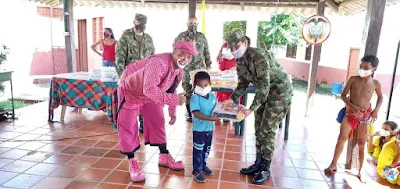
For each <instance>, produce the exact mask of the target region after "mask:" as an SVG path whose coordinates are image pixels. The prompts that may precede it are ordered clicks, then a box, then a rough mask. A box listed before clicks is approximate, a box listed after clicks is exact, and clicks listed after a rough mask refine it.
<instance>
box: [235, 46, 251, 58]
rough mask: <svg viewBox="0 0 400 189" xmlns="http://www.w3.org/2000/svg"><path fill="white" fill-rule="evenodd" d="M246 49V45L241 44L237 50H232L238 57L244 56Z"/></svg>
mask: <svg viewBox="0 0 400 189" xmlns="http://www.w3.org/2000/svg"><path fill="white" fill-rule="evenodd" d="M246 50H247V47H245V46H244V45H241V46H240V47H239V48H238V49H237V50H235V51H233V52H232V55H233V57H235V58H236V59H238V58H242V57H243V55H244V53H245V52H246Z"/></svg>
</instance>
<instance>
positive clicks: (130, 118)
mask: <svg viewBox="0 0 400 189" xmlns="http://www.w3.org/2000/svg"><path fill="white" fill-rule="evenodd" d="M122 95H123V94H121V96H122ZM122 97H123V96H122ZM118 99H121V98H118ZM139 112H141V113H142V115H143V122H144V127H145V128H144V142H145V144H150V145H151V146H158V145H160V144H166V141H167V140H166V135H165V118H164V111H163V106H162V105H161V104H156V103H154V102H146V103H142V104H137V103H132V102H130V101H128V100H127V99H126V101H125V103H124V104H123V105H122V107H121V109H120V110H119V113H118V121H117V124H118V138H119V146H120V151H121V153H124V154H127V153H133V152H135V151H136V150H138V149H139V148H140V142H139V130H138V121H137V117H138V115H139Z"/></svg>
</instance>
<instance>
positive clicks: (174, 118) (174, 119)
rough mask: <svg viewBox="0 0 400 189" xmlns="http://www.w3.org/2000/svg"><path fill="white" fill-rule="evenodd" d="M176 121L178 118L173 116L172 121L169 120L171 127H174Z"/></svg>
mask: <svg viewBox="0 0 400 189" xmlns="http://www.w3.org/2000/svg"><path fill="white" fill-rule="evenodd" d="M175 121H176V116H171V120H169V125H174V124H175Z"/></svg>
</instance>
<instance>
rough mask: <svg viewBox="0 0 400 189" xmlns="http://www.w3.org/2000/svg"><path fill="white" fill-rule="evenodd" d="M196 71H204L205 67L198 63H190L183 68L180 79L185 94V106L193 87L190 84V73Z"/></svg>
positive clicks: (188, 102) (188, 101)
mask: <svg viewBox="0 0 400 189" xmlns="http://www.w3.org/2000/svg"><path fill="white" fill-rule="evenodd" d="M197 69H206V67H205V66H203V65H200V63H191V64H189V65H187V66H186V67H185V69H184V70H183V78H182V88H183V90H185V93H186V95H185V96H186V105H188V104H190V98H191V97H192V94H193V91H194V86H193V84H191V82H190V79H191V78H190V72H192V71H194V70H197Z"/></svg>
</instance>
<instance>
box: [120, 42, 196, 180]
mask: <svg viewBox="0 0 400 189" xmlns="http://www.w3.org/2000/svg"><path fill="white" fill-rule="evenodd" d="M195 55H197V51H196V48H195V47H194V45H193V43H191V42H185V41H179V42H177V43H176V44H175V46H174V51H173V53H164V54H155V55H152V56H149V57H147V58H144V59H142V60H139V61H138V62H136V63H135V64H129V66H128V67H127V68H126V69H125V71H124V72H123V73H122V76H121V79H120V81H119V85H118V100H119V102H118V104H119V105H118V106H119V110H118V118H117V119H118V120H117V124H118V137H119V145H120V151H121V153H122V154H125V155H127V156H128V159H129V173H130V177H131V180H132V182H143V181H144V180H145V176H144V174H143V172H142V170H141V168H140V167H139V164H138V161H137V160H136V159H135V156H134V152H135V151H136V150H138V149H139V148H140V142H139V135H138V123H137V117H138V114H139V112H141V113H142V115H143V120H144V123H145V124H144V127H145V129H144V140H145V141H144V142H145V144H150V145H151V146H158V147H159V149H160V157H159V165H160V166H163V167H167V168H170V169H173V170H183V169H184V166H183V163H182V161H175V160H174V159H173V158H172V156H171V155H170V154H169V152H168V150H167V147H166V146H167V145H166V141H167V140H166V135H165V118H164V113H163V106H164V105H168V110H169V116H170V117H171V120H170V122H169V124H171V125H172V124H174V123H175V120H176V115H175V109H176V106H177V105H182V104H184V103H185V100H186V99H185V96H184V94H176V87H177V86H178V84H179V83H180V82H181V80H182V73H183V68H184V67H185V66H186V65H187V64H188V63H189V62H190V60H191V58H192V56H195Z"/></svg>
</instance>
